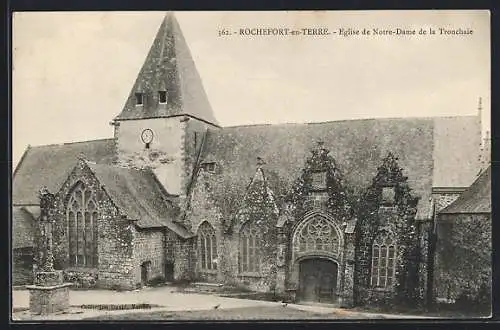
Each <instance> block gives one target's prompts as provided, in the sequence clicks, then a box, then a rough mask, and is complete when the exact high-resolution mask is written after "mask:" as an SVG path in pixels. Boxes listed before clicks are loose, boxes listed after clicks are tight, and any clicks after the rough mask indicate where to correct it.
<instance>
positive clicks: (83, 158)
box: [76, 152, 87, 161]
mask: <svg viewBox="0 0 500 330" xmlns="http://www.w3.org/2000/svg"><path fill="white" fill-rule="evenodd" d="M76 157H77V158H78V159H79V160H83V161H86V160H87V156H85V154H84V153H83V152H80V153H79V154H78V156H76Z"/></svg>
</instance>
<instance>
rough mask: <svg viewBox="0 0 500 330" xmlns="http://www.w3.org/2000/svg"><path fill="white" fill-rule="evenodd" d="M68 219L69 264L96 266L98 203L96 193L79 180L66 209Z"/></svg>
mask: <svg viewBox="0 0 500 330" xmlns="http://www.w3.org/2000/svg"><path fill="white" fill-rule="evenodd" d="M66 216H67V221H68V246H69V265H70V266H74V267H96V266H97V262H98V256H97V219H98V211H97V203H96V201H95V199H94V194H93V193H92V191H91V190H90V189H88V188H87V187H85V185H84V184H83V183H82V182H78V183H77V184H76V185H75V187H74V188H73V190H72V192H71V195H70V198H69V201H68V207H67V211H66Z"/></svg>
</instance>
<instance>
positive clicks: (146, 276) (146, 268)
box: [141, 261, 151, 286]
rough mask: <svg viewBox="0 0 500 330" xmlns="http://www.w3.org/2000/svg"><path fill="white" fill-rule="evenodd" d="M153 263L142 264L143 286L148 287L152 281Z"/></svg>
mask: <svg viewBox="0 0 500 330" xmlns="http://www.w3.org/2000/svg"><path fill="white" fill-rule="evenodd" d="M150 277H151V261H145V262H143V263H142V264H141V284H142V286H146V285H147V284H148V282H149V280H150V279H151V278H150Z"/></svg>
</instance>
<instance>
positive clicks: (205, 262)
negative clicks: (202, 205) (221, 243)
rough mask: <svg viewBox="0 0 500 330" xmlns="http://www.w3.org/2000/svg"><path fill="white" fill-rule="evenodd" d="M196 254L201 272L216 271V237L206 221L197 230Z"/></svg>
mask: <svg viewBox="0 0 500 330" xmlns="http://www.w3.org/2000/svg"><path fill="white" fill-rule="evenodd" d="M198 253H199V256H200V268H201V270H202V271H210V270H217V256H218V255H217V237H216V235H215V229H214V228H213V227H212V225H210V224H209V223H208V222H206V221H205V222H203V223H202V224H201V225H200V228H199V229H198Z"/></svg>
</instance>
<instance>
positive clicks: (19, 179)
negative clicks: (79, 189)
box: [12, 139, 115, 205]
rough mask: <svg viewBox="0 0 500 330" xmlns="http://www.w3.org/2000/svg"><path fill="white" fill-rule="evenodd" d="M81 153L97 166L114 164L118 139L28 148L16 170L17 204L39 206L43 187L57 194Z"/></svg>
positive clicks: (15, 200) (14, 184) (14, 201)
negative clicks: (97, 164)
mask: <svg viewBox="0 0 500 330" xmlns="http://www.w3.org/2000/svg"><path fill="white" fill-rule="evenodd" d="M80 154H83V155H85V158H86V159H88V160H91V161H94V162H96V163H104V164H111V162H112V161H113V157H114V154H115V143H114V139H103V140H94V141H86V142H75V143H64V144H53V145H46V146H37V147H28V149H27V150H26V151H25V153H24V155H23V157H22V159H21V161H20V162H19V164H18V165H17V167H16V169H15V171H14V178H13V181H12V203H13V205H38V204H39V200H38V191H39V189H40V188H41V187H42V186H47V188H48V189H49V191H50V192H53V193H55V192H57V191H58V190H59V188H60V187H61V185H62V184H63V182H64V180H66V178H67V177H68V175H69V173H70V171H71V170H72V169H73V167H74V165H75V164H76V163H77V161H78V156H79V155H80Z"/></svg>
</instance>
